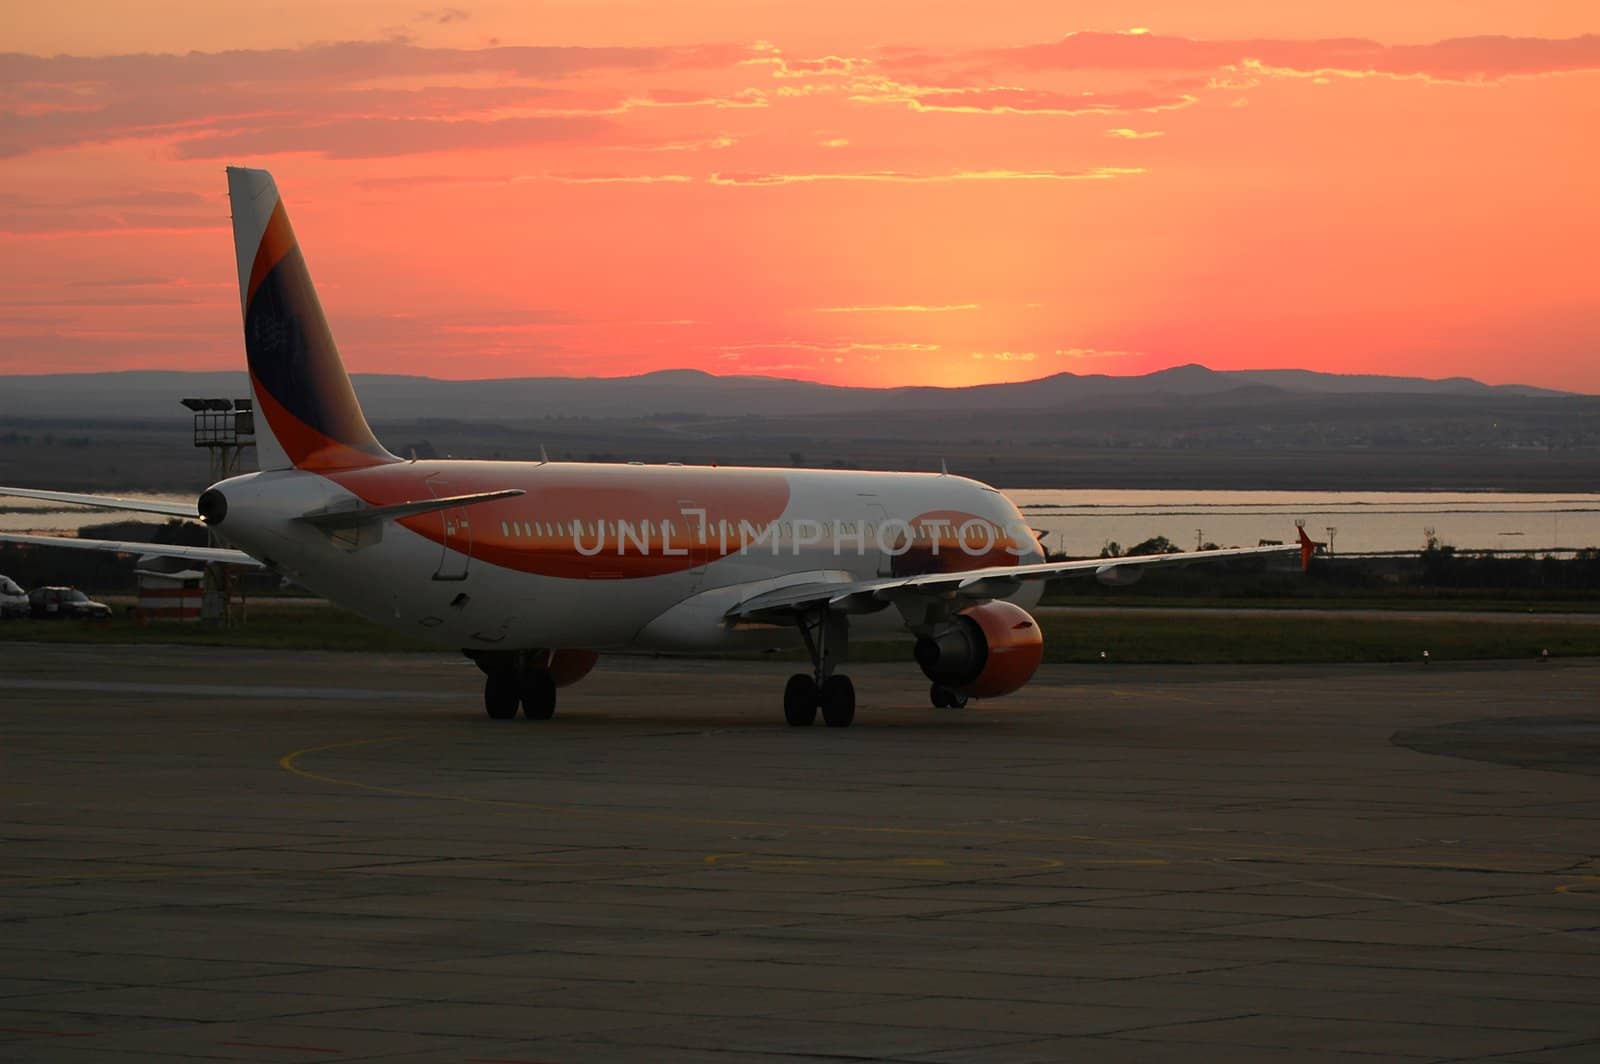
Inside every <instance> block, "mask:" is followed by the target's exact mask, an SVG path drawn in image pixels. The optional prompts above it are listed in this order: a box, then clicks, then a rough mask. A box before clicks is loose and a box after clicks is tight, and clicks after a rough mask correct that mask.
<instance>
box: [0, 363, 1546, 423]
mask: <svg viewBox="0 0 1600 1064" xmlns="http://www.w3.org/2000/svg"><path fill="white" fill-rule="evenodd" d="M354 377H355V385H356V390H357V392H358V393H359V395H360V396H361V401H362V405H363V406H364V407H365V409H366V411H367V415H368V417H369V418H371V419H372V420H374V421H415V420H420V419H428V418H438V419H446V420H461V421H500V422H516V421H521V420H525V419H531V418H543V417H561V416H567V417H573V416H577V417H615V418H628V417H649V416H656V415H665V414H694V415H702V416H703V415H724V416H729V417H737V416H740V415H757V416H779V417H781V416H792V415H804V414H849V413H868V412H871V411H874V410H884V411H890V410H892V411H894V412H896V413H905V412H908V411H916V410H927V411H931V412H962V413H973V412H983V411H1002V410H1030V411H1038V410H1048V409H1051V408H1057V407H1060V408H1070V407H1072V406H1074V405H1077V404H1081V403H1100V402H1105V401H1108V400H1109V401H1116V402H1118V403H1126V404H1138V403H1140V402H1162V401H1173V400H1181V399H1193V398H1201V397H1206V398H1211V397H1217V396H1222V395H1225V394H1229V393H1236V394H1237V395H1238V396H1239V397H1240V398H1241V399H1243V398H1246V397H1248V398H1250V399H1252V400H1253V401H1258V402H1269V403H1270V402H1271V401H1273V399H1274V398H1278V397H1284V398H1288V397H1295V396H1301V397H1304V396H1309V395H1316V396H1337V395H1349V396H1352V397H1355V396H1377V395H1405V396H1415V397H1426V396H1454V397H1481V398H1492V397H1496V396H1500V397H1518V398H1528V397H1535V398H1537V397H1560V396H1568V395H1571V394H1572V393H1568V392H1559V391H1553V390H1550V389H1545V388H1534V387H1530V386H1526V385H1516V384H1501V385H1490V384H1484V383H1482V382H1481V381H1476V380H1472V379H1470V378H1467V377H1450V378H1446V379H1443V380H1430V379H1426V378H1420V377H1386V376H1378V375H1370V374H1335V373H1321V372H1317V371H1315V370H1304V369H1272V370H1213V369H1209V368H1207V367H1205V366H1201V365H1196V364H1189V365H1183V366H1174V367H1172V368H1170V369H1164V370H1157V371H1156V372H1153V373H1147V374H1143V375H1140V376H1129V377H1114V376H1108V375H1105V374H1086V375H1080V374H1075V373H1058V374H1054V375H1053V376H1049V377H1042V378H1039V379H1037V380H1031V381H1022V382H1016V383H1009V384H981V385H975V386H971V387H965V388H938V387H931V386H905V387H897V388H859V387H846V386H841V385H829V384H818V383H815V382H812V381H802V380H794V379H790V378H783V377H758V376H726V377H724V376H716V375H714V374H710V373H706V372H704V371H701V370H692V369H679V370H660V371H657V372H653V373H645V374H641V375H639V376H634V377H515V378H505V379H498V380H468V381H452V380H440V379H437V378H433V377H414V376H403V375H398V374H381V373H358V374H355V375H354ZM248 394H249V392H248V389H247V383H246V377H245V374H244V373H243V372H242V371H240V372H187V371H181V370H129V371H124V372H118V373H80V374H40V375H18V376H9V377H0V418H55V419H59V418H71V419H74V420H79V419H96V420H98V419H140V420H143V419H163V420H165V419H169V418H172V417H175V416H179V415H178V411H179V407H178V400H179V399H180V398H182V397H184V396H230V397H232V396H243V395H248Z"/></svg>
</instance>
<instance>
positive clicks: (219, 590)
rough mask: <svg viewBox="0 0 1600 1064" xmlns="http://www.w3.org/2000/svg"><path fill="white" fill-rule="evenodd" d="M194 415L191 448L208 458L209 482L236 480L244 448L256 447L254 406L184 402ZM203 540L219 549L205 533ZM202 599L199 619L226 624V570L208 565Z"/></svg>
mask: <svg viewBox="0 0 1600 1064" xmlns="http://www.w3.org/2000/svg"><path fill="white" fill-rule="evenodd" d="M182 402H183V405H184V406H186V407H188V408H189V409H190V410H192V411H194V445H195V446H196V447H204V448H205V449H206V450H207V451H208V452H209V454H210V458H211V461H210V467H211V480H210V483H212V484H215V483H216V482H217V481H219V480H227V479H228V478H229V477H233V476H238V474H239V466H240V465H241V463H242V460H243V458H244V451H245V448H247V447H254V446H255V445H256V416H255V404H254V403H253V402H252V401H251V400H249V399H184V400H182ZM206 540H207V542H208V543H210V544H211V545H212V546H213V547H215V546H219V545H220V544H218V542H217V536H216V533H215V532H212V531H210V530H209V529H208V530H207V532H206ZM205 574H206V581H205V597H204V598H203V599H202V600H201V607H200V616H201V617H202V618H203V619H204V620H207V621H216V622H220V623H224V624H225V623H227V620H228V606H229V604H230V603H231V602H232V600H233V580H232V577H231V575H230V574H229V572H228V569H227V567H226V566H223V565H216V564H208V565H207V566H206V568H205Z"/></svg>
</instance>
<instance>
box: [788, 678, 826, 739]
mask: <svg viewBox="0 0 1600 1064" xmlns="http://www.w3.org/2000/svg"><path fill="white" fill-rule="evenodd" d="M817 701H818V698H817V682H816V681H815V680H813V679H812V678H811V677H809V676H807V675H806V674H805V673H803V672H797V673H795V674H794V675H793V676H791V677H789V682H788V684H787V685H785V687H784V689H783V719H784V720H786V721H788V722H789V726H790V727H791V728H809V727H810V726H811V725H812V724H813V723H814V722H815V721H816V719H817Z"/></svg>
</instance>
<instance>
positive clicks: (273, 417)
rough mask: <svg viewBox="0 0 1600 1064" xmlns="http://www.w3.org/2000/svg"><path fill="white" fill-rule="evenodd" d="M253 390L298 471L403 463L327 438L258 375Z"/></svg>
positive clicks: (252, 378)
mask: <svg viewBox="0 0 1600 1064" xmlns="http://www.w3.org/2000/svg"><path fill="white" fill-rule="evenodd" d="M250 387H251V391H253V392H255V396H256V408H257V409H256V412H257V414H258V415H259V416H261V417H265V418H266V419H267V425H268V426H270V427H271V429H272V435H273V436H274V438H276V439H277V441H278V445H279V446H281V447H282V448H283V453H284V454H286V455H288V456H289V461H291V462H293V463H294V465H295V468H296V469H306V470H310V471H311V472H324V471H327V470H334V469H364V468H366V467H367V466H374V465H384V464H386V463H391V462H398V461H399V459H398V458H395V457H394V456H393V455H387V454H385V455H375V454H371V453H370V452H367V451H358V450H356V449H355V448H354V447H347V446H346V445H344V444H342V443H340V442H339V441H338V440H335V439H331V438H329V437H327V436H324V435H323V434H322V433H320V432H318V431H317V430H316V429H314V428H312V427H311V426H310V425H307V424H306V423H305V422H304V421H301V420H300V419H299V418H297V417H295V416H294V415H293V414H292V413H290V412H289V411H288V410H287V409H285V408H284V406H283V405H282V404H281V403H279V402H278V401H277V400H276V399H274V398H273V397H272V393H271V392H269V391H268V390H267V389H266V388H264V387H262V385H261V382H260V381H258V380H256V379H255V375H254V374H251V376H250ZM426 497H427V496H426V495H424V496H422V498H426Z"/></svg>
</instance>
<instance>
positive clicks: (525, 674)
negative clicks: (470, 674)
mask: <svg viewBox="0 0 1600 1064" xmlns="http://www.w3.org/2000/svg"><path fill="white" fill-rule="evenodd" d="M538 657H539V655H537V654H534V653H519V654H510V653H507V654H499V653H496V654H495V655H493V656H490V655H487V654H484V655H473V660H474V661H476V662H477V664H478V668H480V669H482V670H483V673H484V678H483V708H484V710H485V711H486V712H487V713H488V714H489V716H490V717H492V718H494V719H495V720H510V719H511V718H512V717H515V716H516V715H517V707H518V706H521V707H522V713H523V716H525V717H527V718H528V719H529V720H549V719H550V718H551V717H553V716H555V713H556V682H555V680H554V679H553V678H552V677H551V675H550V671H549V670H548V669H544V668H541V667H539V666H538V665H535V664H533V662H534V661H535V660H538Z"/></svg>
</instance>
